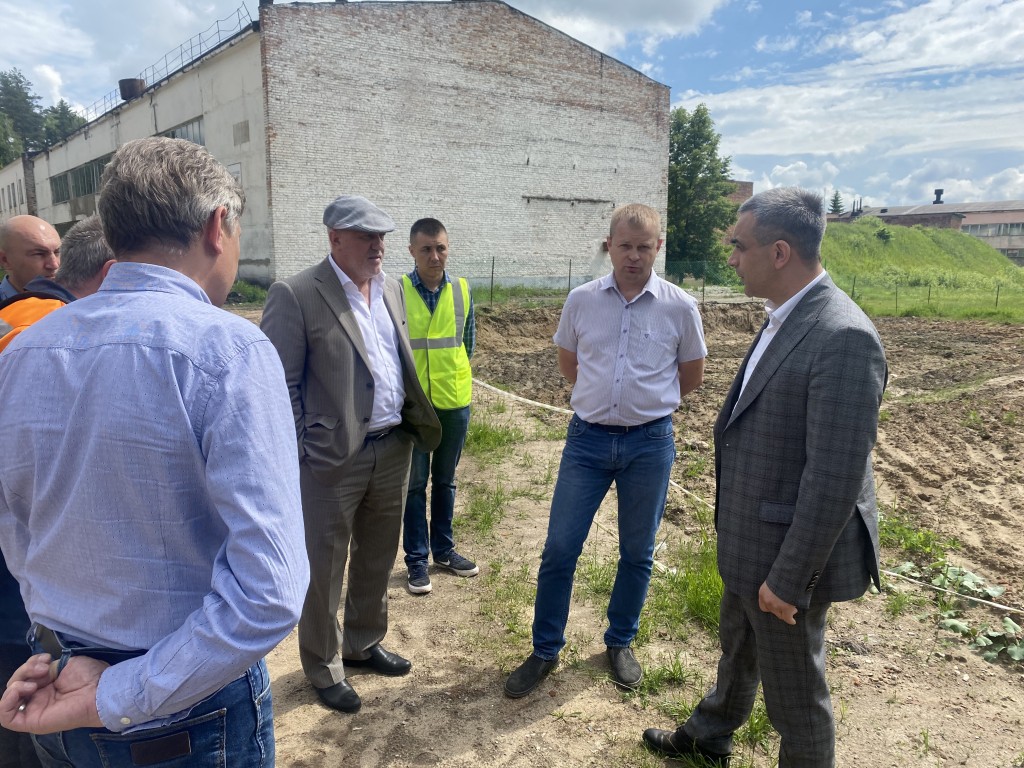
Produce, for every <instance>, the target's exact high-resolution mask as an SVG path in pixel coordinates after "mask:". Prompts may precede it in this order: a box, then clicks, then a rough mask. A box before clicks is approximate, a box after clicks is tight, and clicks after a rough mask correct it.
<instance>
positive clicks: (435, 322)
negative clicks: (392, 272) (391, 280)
mask: <svg viewBox="0 0 1024 768" xmlns="http://www.w3.org/2000/svg"><path fill="white" fill-rule="evenodd" d="M446 288H447V290H446ZM402 290H403V293H404V294H405V310H406V315H407V316H408V320H409V342H410V344H411V345H412V350H413V358H414V359H415V361H416V375H417V377H418V378H419V380H420V385H421V386H422V387H423V391H424V392H426V393H427V397H429V398H430V402H431V403H432V404H433V405H434V407H435V408H439V409H441V410H450V409H452V408H464V407H465V406H467V405H469V404H470V401H471V400H472V399H473V372H472V370H471V369H470V366H469V356H468V355H467V354H466V347H465V343H464V341H465V332H466V316H467V313H468V311H469V285H468V283H467V282H466V280H465V279H464V278H451V277H450V278H449V279H448V282H447V283H446V284H445V286H444V287H442V289H441V295H440V296H438V300H437V306H436V307H435V308H434V312H433V314H431V312H430V310H429V309H427V305H426V302H424V301H423V297H422V296H420V293H419V291H417V290H416V286H414V285H413V284H412V280H410V279H409V276H408V275H403V276H402Z"/></svg>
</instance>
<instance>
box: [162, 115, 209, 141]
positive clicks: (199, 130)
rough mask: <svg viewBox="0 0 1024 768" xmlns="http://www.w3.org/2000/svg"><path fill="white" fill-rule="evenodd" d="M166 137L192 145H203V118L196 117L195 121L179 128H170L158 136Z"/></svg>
mask: <svg viewBox="0 0 1024 768" xmlns="http://www.w3.org/2000/svg"><path fill="white" fill-rule="evenodd" d="M160 135H161V136H166V137H167V138H169V139H187V140H188V141H191V142H193V143H194V144H203V145H205V144H206V142H205V141H203V118H201V117H197V118H196V119H195V120H190V121H189V122H187V123H182V124H181V125H179V126H176V127H174V128H171V130H169V131H164V132H163V133H161V134H160Z"/></svg>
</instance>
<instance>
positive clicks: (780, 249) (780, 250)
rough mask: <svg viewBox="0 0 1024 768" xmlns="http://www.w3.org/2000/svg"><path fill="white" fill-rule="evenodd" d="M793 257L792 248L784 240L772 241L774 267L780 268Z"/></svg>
mask: <svg viewBox="0 0 1024 768" xmlns="http://www.w3.org/2000/svg"><path fill="white" fill-rule="evenodd" d="M792 257H793V248H792V246H790V244H789V243H787V242H786V241H785V240H776V241H775V242H774V243H772V264H773V265H774V266H775V268H776V269H782V268H783V267H784V266H786V265H787V264H789V260H790V259H791V258H792Z"/></svg>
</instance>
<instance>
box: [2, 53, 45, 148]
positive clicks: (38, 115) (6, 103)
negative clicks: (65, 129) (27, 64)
mask: <svg viewBox="0 0 1024 768" xmlns="http://www.w3.org/2000/svg"><path fill="white" fill-rule="evenodd" d="M38 102H39V97H38V96H37V95H36V94H34V93H32V83H30V82H29V81H28V79H27V78H26V77H25V76H24V75H23V74H21V71H20V70H18V69H17V68H14V69H9V70H5V71H2V72H0V112H3V113H4V114H5V115H7V117H8V119H10V121H11V124H12V125H13V126H14V132H15V133H16V134H17V135H18V136H19V137H20V138H21V143H22V146H23V148H24V149H42V148H43V147H44V146H45V143H44V141H45V140H44V136H43V114H42V112H41V111H40V110H39V104H38Z"/></svg>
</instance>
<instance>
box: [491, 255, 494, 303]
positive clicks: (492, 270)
mask: <svg viewBox="0 0 1024 768" xmlns="http://www.w3.org/2000/svg"><path fill="white" fill-rule="evenodd" d="M493 303H494V256H491V304H493Z"/></svg>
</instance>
